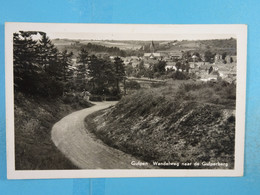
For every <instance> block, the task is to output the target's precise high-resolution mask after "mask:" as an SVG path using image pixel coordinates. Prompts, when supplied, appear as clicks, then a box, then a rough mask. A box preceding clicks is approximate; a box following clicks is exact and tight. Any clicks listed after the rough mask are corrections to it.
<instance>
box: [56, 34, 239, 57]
mask: <svg viewBox="0 0 260 195" xmlns="http://www.w3.org/2000/svg"><path fill="white" fill-rule="evenodd" d="M52 42H53V43H54V44H55V46H56V47H57V48H58V49H59V50H61V51H62V50H65V49H67V50H69V51H72V52H73V53H77V52H78V50H79V48H80V47H82V46H87V45H88V44H89V43H90V44H93V45H97V46H102V47H103V52H107V51H109V48H112V47H116V48H118V49H119V50H121V54H122V52H123V51H128V53H126V54H124V55H136V54H138V52H140V55H142V54H143V53H142V52H150V44H151V41H134V40H130V41H127V40H125V41H117V40H70V39H54V40H52ZM153 42H154V45H155V48H156V50H157V51H158V52H174V51H193V52H195V51H196V52H199V53H204V52H205V51H207V50H210V51H212V52H213V53H220V54H222V53H224V52H226V53H227V54H229V55H236V39H234V38H231V39H215V40H182V41H177V40H173V41H153ZM141 48H144V51H141V50H140V49H141ZM108 53H110V54H111V55H115V54H117V55H120V51H116V52H114V51H113V52H108Z"/></svg>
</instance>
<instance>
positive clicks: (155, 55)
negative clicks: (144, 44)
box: [144, 53, 162, 59]
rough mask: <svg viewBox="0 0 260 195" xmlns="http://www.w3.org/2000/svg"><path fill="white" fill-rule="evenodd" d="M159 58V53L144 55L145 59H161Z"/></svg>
mask: <svg viewBox="0 0 260 195" xmlns="http://www.w3.org/2000/svg"><path fill="white" fill-rule="evenodd" d="M161 57H162V55H161V54H160V53H144V58H145V59H161Z"/></svg>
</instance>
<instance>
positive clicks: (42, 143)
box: [14, 92, 90, 170]
mask: <svg viewBox="0 0 260 195" xmlns="http://www.w3.org/2000/svg"><path fill="white" fill-rule="evenodd" d="M67 102H68V100H67ZM89 106H90V105H88V104H79V103H72V104H65V103H64V101H62V100H61V99H44V98H39V97H32V96H25V95H24V94H23V93H20V92H16V93H15V99H14V116H15V169H16V170H48V169H77V167H76V166H75V165H73V164H72V163H71V162H70V161H69V160H68V159H67V158H66V157H65V156H64V155H63V154H62V153H61V152H60V151H59V150H58V149H57V148H56V146H55V145H54V144H53V142H52V141H51V128H52V125H53V124H54V123H55V122H57V121H59V120H60V119H61V118H62V117H64V116H66V115H67V114H69V113H71V112H73V111H75V110H78V109H82V108H84V107H89Z"/></svg>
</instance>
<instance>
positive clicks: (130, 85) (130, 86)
mask: <svg viewBox="0 0 260 195" xmlns="http://www.w3.org/2000/svg"><path fill="white" fill-rule="evenodd" d="M125 87H126V89H140V88H141V85H140V84H139V83H138V82H137V81H132V80H128V81H126V83H125Z"/></svg>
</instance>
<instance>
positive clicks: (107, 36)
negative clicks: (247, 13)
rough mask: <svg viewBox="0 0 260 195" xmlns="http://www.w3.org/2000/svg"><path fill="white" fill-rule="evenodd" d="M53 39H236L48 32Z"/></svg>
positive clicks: (175, 35) (201, 36) (181, 35)
mask: <svg viewBox="0 0 260 195" xmlns="http://www.w3.org/2000/svg"><path fill="white" fill-rule="evenodd" d="M46 33H47V35H48V36H49V37H50V38H51V39H56V38H60V39H80V40H141V41H150V40H160V41H163V40H209V39H230V38H231V37H233V38H236V36H235V35H232V34H155V33H71V32H68V33H64V32H49V33H48V32H46Z"/></svg>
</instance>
